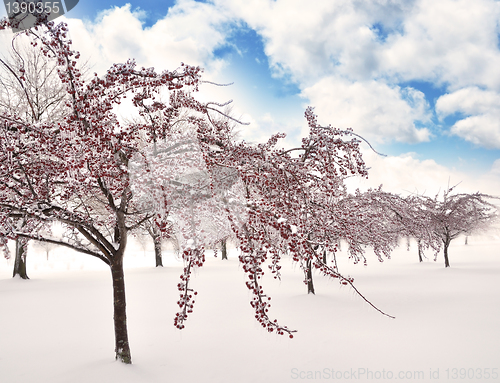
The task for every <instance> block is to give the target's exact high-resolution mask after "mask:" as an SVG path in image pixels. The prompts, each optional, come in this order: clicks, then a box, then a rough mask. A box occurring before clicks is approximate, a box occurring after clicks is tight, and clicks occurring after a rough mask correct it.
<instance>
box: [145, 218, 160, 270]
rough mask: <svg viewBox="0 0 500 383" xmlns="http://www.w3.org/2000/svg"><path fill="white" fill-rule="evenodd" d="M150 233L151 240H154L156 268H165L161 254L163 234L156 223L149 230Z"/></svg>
mask: <svg viewBox="0 0 500 383" xmlns="http://www.w3.org/2000/svg"><path fill="white" fill-rule="evenodd" d="M148 233H149V235H150V236H151V238H153V244H154V248H155V261H156V267H163V259H162V253H161V233H160V231H159V230H158V228H157V227H156V225H155V224H154V223H153V224H152V225H151V226H150V227H149V228H148Z"/></svg>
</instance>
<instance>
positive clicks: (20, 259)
mask: <svg viewBox="0 0 500 383" xmlns="http://www.w3.org/2000/svg"><path fill="white" fill-rule="evenodd" d="M27 255H28V240H27V239H26V238H18V239H16V258H15V260H14V272H13V273H12V277H13V278H14V277H15V276H16V275H19V276H20V277H21V278H22V279H29V278H28V274H27V273H26V256H27Z"/></svg>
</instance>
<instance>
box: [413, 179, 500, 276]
mask: <svg viewBox="0 0 500 383" xmlns="http://www.w3.org/2000/svg"><path fill="white" fill-rule="evenodd" d="M454 188H455V187H451V188H448V189H447V190H445V191H444V192H443V198H442V200H440V199H439V195H436V196H435V197H434V198H429V197H424V196H420V197H419V198H420V201H421V205H422V211H423V213H424V214H425V216H426V219H427V221H428V222H429V223H430V225H431V226H430V227H431V228H432V230H433V231H434V233H435V234H436V235H437V236H439V238H440V239H441V241H442V243H443V248H444V265H445V267H450V261H449V254H448V249H449V246H450V243H451V241H452V240H454V239H455V238H457V237H458V236H460V235H462V234H464V235H471V234H473V233H476V232H481V231H484V230H487V229H488V228H490V227H491V226H492V225H493V224H494V223H495V222H496V221H498V217H499V216H498V207H497V206H496V205H495V204H493V203H492V202H491V200H492V199H498V197H494V196H490V195H487V194H482V193H479V192H477V193H472V194H466V193H458V194H452V191H453V189H454Z"/></svg>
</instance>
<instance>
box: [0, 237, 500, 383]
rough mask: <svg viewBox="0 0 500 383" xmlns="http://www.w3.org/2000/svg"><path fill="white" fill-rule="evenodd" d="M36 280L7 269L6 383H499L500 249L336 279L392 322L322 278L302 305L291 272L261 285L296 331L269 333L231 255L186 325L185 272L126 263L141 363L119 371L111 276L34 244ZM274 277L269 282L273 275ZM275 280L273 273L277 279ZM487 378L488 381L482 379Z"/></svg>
mask: <svg viewBox="0 0 500 383" xmlns="http://www.w3.org/2000/svg"><path fill="white" fill-rule="evenodd" d="M29 251H30V254H29V256H28V275H29V276H30V278H31V279H30V280H29V281H23V280H20V279H12V278H11V273H12V261H7V260H5V259H0V382H2V383H4V382H5V383H15V382H47V383H49V382H50V383H58V382H70V383H77V382H85V383H87V382H88V383H98V382H103V383H104V382H106V383H107V382H120V383H128V382H152V383H153V382H172V383H177V382H183V383H191V382H197V383H198V382H200V383H204V382H214V383H223V382H228V383H229V382H230V383H246V382H273V383H274V382H276V383H280V382H311V381H318V382H320V381H321V382H324V381H341V382H351V381H352V382H386V381H387V382H389V381H395V380H398V381H407V382H500V325H499V321H500V240H499V239H498V238H496V239H495V238H493V237H487V236H483V237H471V238H469V244H468V245H467V246H465V245H464V241H463V238H459V239H457V240H456V241H455V242H452V245H451V248H450V263H451V268H449V269H445V268H444V264H443V263H444V262H443V256H442V254H440V256H439V258H438V261H437V262H434V261H433V260H432V255H431V254H430V252H428V253H427V255H428V257H429V259H427V260H426V261H425V262H423V263H419V262H418V257H417V253H416V246H415V245H413V246H412V248H411V250H410V251H409V252H408V251H407V250H406V246H405V245H402V246H401V247H400V248H398V249H397V250H396V251H395V253H394V254H393V257H392V259H390V260H386V261H385V262H383V263H379V262H378V261H377V260H376V258H375V256H373V255H370V253H368V263H369V264H368V266H367V267H364V266H363V265H361V264H358V265H353V264H352V262H350V261H349V260H348V259H347V257H346V255H345V254H342V255H340V256H339V269H340V271H341V272H343V273H344V274H349V275H351V276H352V277H354V278H355V284H356V286H357V288H358V289H359V290H360V291H361V292H362V293H363V294H364V295H365V296H366V297H367V298H368V299H370V300H371V301H372V302H373V303H374V304H375V305H377V306H378V307H379V308H380V309H382V310H384V311H386V312H387V313H389V314H391V315H394V316H396V319H390V318H388V317H385V316H383V315H381V314H380V313H378V312H377V311H375V310H374V309H372V308H371V307H370V306H368V305H367V304H366V303H365V302H364V301H362V299H361V298H359V297H358V296H356V295H355V293H354V292H353V291H352V289H350V288H348V287H340V286H339V284H338V283H337V282H336V281H332V280H328V279H325V278H322V277H320V276H319V275H316V278H315V287H316V295H315V296H313V295H307V294H306V291H307V290H306V286H305V285H304V284H303V283H302V282H301V281H302V279H303V274H302V272H301V270H300V269H299V268H298V267H297V265H294V264H292V262H291V261H290V260H288V259H284V260H283V269H284V271H283V279H282V281H281V282H279V281H275V280H273V279H272V278H271V277H270V276H268V275H266V276H268V277H269V279H267V280H264V282H263V284H264V290H265V292H266V293H268V294H270V295H271V296H272V302H273V305H272V307H271V312H270V314H271V318H278V319H279V320H280V321H281V323H282V324H284V325H287V326H289V327H290V328H293V329H296V330H298V332H297V333H296V334H295V337H294V339H289V338H288V337H286V336H278V335H275V334H269V333H267V332H266V331H264V330H263V329H262V328H261V327H260V326H259V325H258V323H257V322H256V321H255V319H254V318H253V315H254V314H253V311H252V308H251V307H250V305H249V300H250V298H251V297H250V293H249V291H248V290H247V288H246V287H245V284H244V274H243V271H242V270H241V268H240V267H239V264H238V260H237V258H236V254H232V256H231V257H230V259H229V260H228V261H222V260H221V259H220V256H219V258H213V257H208V259H207V263H206V265H205V266H204V267H203V268H202V269H200V270H199V271H198V272H197V273H196V275H195V276H194V278H193V287H194V288H195V289H196V290H198V292H199V295H198V299H197V302H196V304H195V309H194V312H193V314H191V316H190V317H189V319H188V321H187V323H186V328H185V329H184V330H182V331H179V330H177V329H175V328H174V326H173V317H174V315H175V313H176V312H177V308H178V307H177V305H176V301H177V299H178V296H177V289H176V284H177V283H178V278H179V275H180V273H181V269H182V263H181V262H180V261H179V260H177V259H176V258H175V256H174V255H172V253H168V254H166V255H165V258H164V265H165V267H164V268H154V267H153V266H154V256H153V253H152V251H151V249H147V250H146V251H145V252H143V250H142V249H140V247H138V246H137V247H136V248H135V250H133V249H132V247H131V249H130V250H129V252H128V254H127V255H126V258H125V260H126V272H125V276H126V285H127V301H128V306H127V309H128V318H129V319H128V324H129V337H130V345H131V351H132V359H133V363H134V364H133V365H131V366H126V365H123V364H121V363H118V362H115V361H114V349H113V348H114V335H113V321H112V315H113V314H112V296H111V295H112V289H111V277H110V273H109V271H108V270H107V269H106V266H105V265H104V264H102V266H101V263H100V261H98V260H94V259H92V258H91V257H90V256H88V255H80V254H75V253H71V252H69V251H68V250H65V249H54V250H52V251H51V253H50V256H49V260H48V261H47V259H46V255H45V254H44V253H43V250H40V249H33V248H30V250H29ZM266 274H267V273H266ZM269 274H270V273H269ZM488 376H489V378H488Z"/></svg>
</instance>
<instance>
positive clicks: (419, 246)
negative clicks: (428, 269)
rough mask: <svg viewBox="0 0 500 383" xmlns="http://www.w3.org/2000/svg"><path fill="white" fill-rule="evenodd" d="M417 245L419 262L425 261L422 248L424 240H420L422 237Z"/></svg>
mask: <svg viewBox="0 0 500 383" xmlns="http://www.w3.org/2000/svg"><path fill="white" fill-rule="evenodd" d="M417 247H418V260H419V262H423V257H422V255H423V253H424V252H423V250H422V242H421V241H420V239H419V240H418V241H417Z"/></svg>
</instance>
